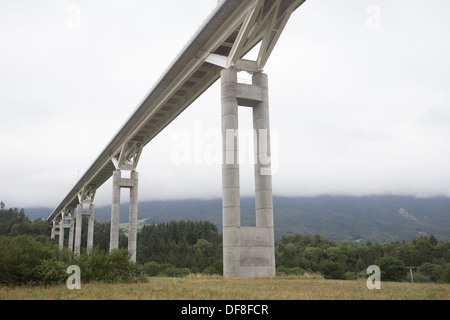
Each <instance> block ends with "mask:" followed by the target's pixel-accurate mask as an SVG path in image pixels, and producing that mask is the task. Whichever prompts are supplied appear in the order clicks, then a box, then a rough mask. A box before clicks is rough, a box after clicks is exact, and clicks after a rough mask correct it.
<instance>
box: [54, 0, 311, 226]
mask: <svg viewBox="0 0 450 320" xmlns="http://www.w3.org/2000/svg"><path fill="white" fill-rule="evenodd" d="M276 1H277V0H266V1H265V2H264V6H263V7H262V9H261V13H260V15H261V16H260V17H259V19H261V20H263V18H264V17H263V15H264V13H265V10H266V8H271V7H272V5H273V3H275V2H276ZM252 3H254V0H244V1H241V0H227V1H223V2H222V3H221V4H220V7H218V8H217V9H216V11H215V12H213V14H212V15H211V17H210V18H209V20H207V21H206V23H205V24H204V25H203V26H202V27H201V28H200V29H199V31H198V33H197V34H196V35H195V36H194V37H193V38H192V40H191V42H190V43H188V45H187V46H186V48H185V49H184V50H183V51H182V53H181V54H180V55H179V57H177V59H175V60H174V63H173V64H172V65H171V67H170V68H169V69H168V70H167V72H166V73H165V74H164V75H163V77H162V78H161V79H160V80H159V82H157V84H156V85H155V86H154V88H153V89H152V90H151V91H150V93H149V94H148V95H147V96H146V98H145V99H144V100H143V101H142V103H141V104H140V106H139V107H138V108H137V109H136V111H135V112H134V113H133V114H132V116H131V117H130V118H129V120H128V121H127V122H126V123H125V125H124V126H123V127H122V128H121V130H120V131H119V132H118V133H117V135H116V136H115V137H114V138H113V139H112V140H111V142H110V143H109V144H108V145H107V147H106V148H105V149H104V151H103V152H102V153H101V154H100V156H99V157H98V158H97V159H96V161H95V162H94V163H93V165H92V166H91V167H90V168H89V169H88V170H87V172H86V173H85V174H84V175H83V177H82V178H81V179H80V180H79V181H78V183H77V184H76V185H75V187H74V188H73V189H72V190H71V191H70V193H69V194H68V195H67V196H66V197H65V199H64V200H63V201H62V202H61V204H60V205H59V206H58V207H57V208H56V209H55V210H54V211H53V213H52V214H51V215H50V216H49V217H48V219H47V220H48V221H49V222H51V221H52V220H54V219H55V218H56V217H57V216H58V215H59V214H60V213H61V212H62V211H63V210H64V209H67V208H75V207H76V206H77V205H78V204H79V203H80V201H79V199H78V195H79V194H80V192H82V190H83V188H87V187H88V188H90V189H91V190H96V189H98V188H99V187H100V186H101V185H103V184H104V183H105V182H106V181H107V180H108V179H109V178H110V177H111V176H112V174H113V172H114V170H116V166H115V164H114V163H113V161H112V159H113V158H114V157H115V156H116V155H117V154H118V153H119V152H120V151H121V149H123V148H124V146H129V147H130V148H131V147H133V148H135V149H137V150H142V148H143V147H144V146H145V145H147V144H148V143H149V142H150V141H151V140H152V139H153V138H154V137H155V136H156V135H158V134H159V133H160V132H161V131H162V130H163V129H164V128H165V127H166V126H167V125H168V124H170V123H171V122H172V121H173V120H174V119H175V118H176V117H177V116H178V115H180V114H181V113H182V112H183V111H184V110H185V109H186V108H187V107H188V106H189V105H190V104H191V103H192V102H194V101H195V100H196V99H197V98H198V97H199V96H200V95H201V94H202V93H203V92H204V91H205V90H207V89H208V88H209V87H210V86H211V85H212V84H213V83H214V82H216V81H217V80H218V79H219V77H220V72H221V70H222V69H223V68H222V67H220V66H217V65H215V64H211V63H208V62H206V61H205V60H206V59H205V58H206V56H207V55H208V54H210V53H213V54H216V55H220V56H224V57H226V56H228V54H230V52H231V50H232V49H233V45H234V44H235V42H236V41H237V39H238V37H239V32H240V25H239V21H242V17H243V16H244V13H245V12H246V11H248V8H249V6H250V5H251V4H252ZM278 3H279V7H280V8H279V12H281V13H282V12H283V11H285V10H287V8H289V6H292V4H293V3H299V4H298V6H300V5H301V3H303V1H300V2H299V1H298V0H297V1H296V0H283V1H281V2H278ZM236 23H238V24H236ZM275 27H277V26H275ZM257 44H258V43H254V44H253V43H252V44H251V45H250V46H249V47H246V52H243V54H242V55H244V54H245V53H247V52H248V51H250V50H251V49H252V48H253V47H254V46H256V45H257Z"/></svg>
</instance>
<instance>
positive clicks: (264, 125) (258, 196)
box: [253, 73, 273, 228]
mask: <svg viewBox="0 0 450 320" xmlns="http://www.w3.org/2000/svg"><path fill="white" fill-rule="evenodd" d="M253 85H256V86H258V87H261V88H262V101H261V102H259V103H257V104H256V106H255V107H253V129H254V130H255V137H256V139H255V146H254V149H255V206H256V227H263V228H273V200H272V199H273V196H272V172H271V171H272V170H271V158H272V155H271V149H270V120H269V89H268V77H267V75H266V74H263V73H256V74H254V76H253Z"/></svg>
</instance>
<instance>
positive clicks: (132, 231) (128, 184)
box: [52, 170, 138, 262]
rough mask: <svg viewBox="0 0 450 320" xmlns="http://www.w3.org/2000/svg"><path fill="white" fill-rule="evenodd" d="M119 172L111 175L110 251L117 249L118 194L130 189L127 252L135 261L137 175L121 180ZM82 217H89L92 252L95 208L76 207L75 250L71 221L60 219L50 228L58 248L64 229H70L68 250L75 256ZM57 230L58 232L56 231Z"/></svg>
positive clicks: (88, 244) (89, 239)
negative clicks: (56, 236)
mask: <svg viewBox="0 0 450 320" xmlns="http://www.w3.org/2000/svg"><path fill="white" fill-rule="evenodd" d="M121 174H122V173H121V171H120V170H116V171H114V173H113V192H112V206H111V233H110V251H111V250H114V249H118V248H119V224H120V193H121V189H122V188H126V189H130V217H129V229H128V251H129V252H130V255H131V257H130V260H131V261H133V262H135V261H136V245H137V208H138V173H137V172H136V171H131V173H130V178H122V176H121ZM83 216H88V217H89V223H88V235H87V250H88V251H90V250H92V248H93V246H94V223H95V220H94V219H95V206H94V205H93V204H92V203H90V204H89V207H88V208H84V206H83V204H82V203H80V204H78V206H77V217H76V229H75V248H73V238H74V235H73V230H74V228H73V219H69V220H70V222H69V223H67V222H66V221H65V220H64V219H62V220H61V221H60V222H59V224H56V222H54V225H53V228H52V238H54V236H55V235H59V246H60V248H62V247H63V246H64V229H65V228H70V232H69V244H68V247H69V249H72V248H73V250H74V252H75V253H76V254H80V253H81V229H82V219H83ZM57 228H59V231H58V230H56V229H57Z"/></svg>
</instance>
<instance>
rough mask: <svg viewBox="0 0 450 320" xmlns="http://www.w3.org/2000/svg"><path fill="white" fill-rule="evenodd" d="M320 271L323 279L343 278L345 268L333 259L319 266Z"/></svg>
mask: <svg viewBox="0 0 450 320" xmlns="http://www.w3.org/2000/svg"><path fill="white" fill-rule="evenodd" d="M320 273H321V274H322V275H323V277H324V278H325V279H334V280H344V279H345V270H344V267H343V266H342V265H341V264H339V263H337V262H333V261H329V262H326V263H325V264H324V265H323V266H322V267H321V268H320Z"/></svg>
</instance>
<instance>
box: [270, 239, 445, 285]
mask: <svg viewBox="0 0 450 320" xmlns="http://www.w3.org/2000/svg"><path fill="white" fill-rule="evenodd" d="M275 253H276V262H277V271H278V272H279V273H288V274H289V273H296V274H298V273H304V272H306V271H308V272H320V273H321V274H323V275H324V276H325V277H326V278H331V279H356V277H357V274H358V273H360V272H364V271H365V270H367V267H368V266H370V265H378V266H379V267H380V269H381V276H382V280H383V279H384V280H386V281H388V280H390V281H410V278H409V277H410V271H409V268H412V269H413V270H414V273H413V275H414V281H417V282H443V283H450V242H448V241H446V242H443V241H438V240H437V239H436V238H435V237H434V236H433V235H431V236H430V237H429V238H427V237H424V236H421V237H419V238H418V239H413V240H412V241H411V242H410V243H405V242H402V243H400V242H386V243H381V244H378V243H376V244H372V243H370V242H368V243H367V244H365V245H355V244H351V243H348V242H344V243H337V244H336V243H333V242H331V241H329V240H327V239H324V238H322V237H321V236H320V235H318V234H315V235H313V236H299V235H297V236H293V235H286V236H283V238H282V239H281V241H280V242H279V243H277V247H276V250H275Z"/></svg>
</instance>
